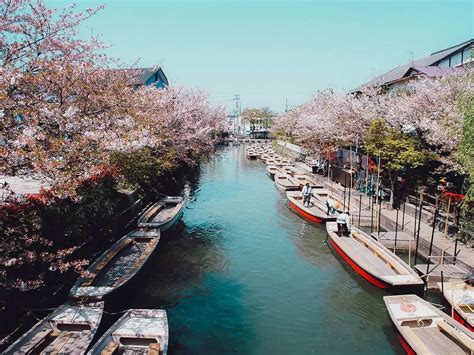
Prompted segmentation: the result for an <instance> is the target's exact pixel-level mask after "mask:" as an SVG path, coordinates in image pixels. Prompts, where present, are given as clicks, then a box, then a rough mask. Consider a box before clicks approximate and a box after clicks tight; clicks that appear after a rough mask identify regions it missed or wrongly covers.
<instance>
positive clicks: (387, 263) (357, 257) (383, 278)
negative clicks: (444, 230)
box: [326, 222, 423, 293]
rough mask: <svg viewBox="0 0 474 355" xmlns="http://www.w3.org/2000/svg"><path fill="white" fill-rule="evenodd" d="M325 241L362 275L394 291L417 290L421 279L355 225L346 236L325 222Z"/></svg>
mask: <svg viewBox="0 0 474 355" xmlns="http://www.w3.org/2000/svg"><path fill="white" fill-rule="evenodd" d="M326 230H327V233H328V234H329V242H330V244H331V246H332V247H333V248H334V249H335V251H336V252H337V253H338V254H339V255H340V256H341V257H342V258H343V259H344V261H345V262H347V264H349V265H350V266H351V267H352V268H353V269H354V270H355V271H356V272H357V273H358V274H359V275H361V276H362V277H363V278H364V279H366V280H367V281H369V282H370V283H372V284H374V285H375V286H377V287H379V288H383V289H390V290H392V291H395V292H400V291H404V292H406V291H413V292H415V293H417V292H421V291H422V289H423V280H421V278H420V277H419V276H418V275H417V273H416V272H415V271H414V270H412V269H411V268H410V266H409V265H408V264H407V263H405V262H404V261H403V260H402V259H400V258H399V257H398V256H396V255H395V254H394V253H392V252H391V251H390V250H388V249H387V248H385V247H384V246H383V245H382V244H380V243H379V242H377V241H376V240H374V239H373V238H371V237H370V236H369V235H368V234H366V233H365V232H363V231H361V230H360V229H358V228H355V227H352V228H351V231H350V233H349V236H339V234H338V233H337V224H336V223H335V222H329V223H327V224H326Z"/></svg>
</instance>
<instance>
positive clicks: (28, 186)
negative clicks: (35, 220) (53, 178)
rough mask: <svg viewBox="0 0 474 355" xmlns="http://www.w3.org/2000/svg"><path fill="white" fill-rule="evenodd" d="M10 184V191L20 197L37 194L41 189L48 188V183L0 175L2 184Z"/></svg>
mask: <svg viewBox="0 0 474 355" xmlns="http://www.w3.org/2000/svg"><path fill="white" fill-rule="evenodd" d="M5 182H6V183H8V185H9V186H10V189H11V190H12V191H13V192H14V193H16V194H19V195H25V194H36V193H38V192H40V190H41V188H48V184H47V183H46V182H42V181H39V180H35V179H32V178H27V177H17V176H5V175H0V184H3V183H5Z"/></svg>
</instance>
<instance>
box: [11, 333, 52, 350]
mask: <svg viewBox="0 0 474 355" xmlns="http://www.w3.org/2000/svg"><path fill="white" fill-rule="evenodd" d="M53 333H54V332H53V330H52V329H45V330H42V331H40V332H38V333H36V334H35V336H34V337H32V338H31V339H30V340H28V341H27V342H26V343H25V344H23V346H22V347H21V348H20V349H18V352H20V353H25V354H28V353H30V352H32V351H34V350H35V349H36V348H37V347H38V346H39V345H40V344H42V343H43V342H44V341H45V340H46V338H48V336H51V335H53ZM54 334H56V333H54Z"/></svg>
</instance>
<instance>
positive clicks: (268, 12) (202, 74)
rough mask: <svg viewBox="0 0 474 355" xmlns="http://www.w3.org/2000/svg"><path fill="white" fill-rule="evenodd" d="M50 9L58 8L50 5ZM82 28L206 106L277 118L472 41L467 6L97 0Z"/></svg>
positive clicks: (56, 1) (82, 0) (420, 1)
mask: <svg viewBox="0 0 474 355" xmlns="http://www.w3.org/2000/svg"><path fill="white" fill-rule="evenodd" d="M47 3H48V4H49V5H51V6H54V7H58V6H62V4H65V3H66V1H60V0H49V1H47ZM100 3H105V4H106V5H107V6H106V8H105V9H104V10H103V11H102V12H100V13H99V14H98V15H96V16H95V17H94V18H93V19H91V20H89V21H87V22H85V23H84V24H83V25H82V29H81V32H82V34H85V33H90V31H91V28H93V30H94V33H95V34H98V33H100V34H102V35H103V40H104V41H105V42H107V43H109V44H111V45H112V47H111V48H110V49H109V54H111V55H113V56H114V57H120V58H121V59H122V60H123V61H125V62H129V63H133V62H134V61H135V60H136V59H138V58H140V65H141V66H150V65H154V64H161V65H162V66H163V69H164V71H165V73H166V75H167V76H168V79H169V80H170V82H171V83H172V84H182V85H185V86H188V87H196V88H201V89H204V90H206V91H208V92H209V93H210V94H211V99H212V101H214V102H222V103H224V104H227V105H232V104H233V103H232V102H231V101H226V100H228V99H230V97H231V96H232V95H235V94H240V95H241V98H242V104H243V106H244V107H247V106H270V107H271V108H272V109H274V110H276V111H282V110H283V109H284V105H285V99H288V102H289V105H290V106H293V105H298V104H301V103H303V102H304V101H306V100H307V99H308V98H309V97H310V96H311V94H312V93H314V92H315V91H317V90H321V89H325V88H327V87H333V88H335V89H337V90H349V89H351V88H353V87H356V86H358V85H359V84H361V83H363V82H366V81H368V80H369V79H371V78H372V77H373V76H374V75H376V74H381V73H383V72H384V71H386V70H389V69H391V68H393V67H394V66H398V65H401V64H404V63H406V62H408V61H410V60H411V52H413V55H414V57H415V59H416V58H419V57H422V56H425V55H427V54H429V53H431V52H433V51H436V50H439V49H443V48H445V47H449V46H451V45H454V44H457V43H460V42H463V41H465V40H467V39H469V38H472V37H473V8H472V4H471V2H470V1H455V0H445V1H428V0H410V1H408V0H406V1H389V0H372V1H370V0H369V1H367V0H366V1H359V0H333V1H318V0H313V1H302V0H280V1H269V0H256V1H249V0H241V1H231V0H218V1H209V0H207V1H206V0H187V1H176V0H164V1H160V0H129V1H126V0H104V1H91V0H79V1H77V4H78V7H79V8H85V7H91V6H93V5H96V4H100Z"/></svg>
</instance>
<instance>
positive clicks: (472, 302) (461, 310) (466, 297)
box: [438, 282, 474, 332]
mask: <svg viewBox="0 0 474 355" xmlns="http://www.w3.org/2000/svg"><path fill="white" fill-rule="evenodd" d="M438 287H439V289H440V291H442V292H443V296H444V298H445V299H446V301H447V302H448V303H449V304H450V306H451V314H452V315H453V318H454V319H455V320H456V321H458V322H459V323H461V324H462V325H463V326H465V327H466V328H467V329H469V330H470V331H471V332H474V286H472V285H469V284H468V283H467V282H443V284H441V283H438Z"/></svg>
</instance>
